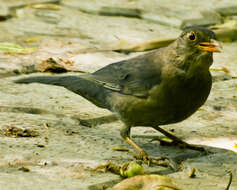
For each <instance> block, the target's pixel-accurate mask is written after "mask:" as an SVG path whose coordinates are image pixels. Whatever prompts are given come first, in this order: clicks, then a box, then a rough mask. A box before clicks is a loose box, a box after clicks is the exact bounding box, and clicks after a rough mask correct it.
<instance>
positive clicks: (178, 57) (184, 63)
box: [164, 42, 213, 75]
mask: <svg viewBox="0 0 237 190" xmlns="http://www.w3.org/2000/svg"><path fill="white" fill-rule="evenodd" d="M164 54H165V57H166V61H167V63H170V64H174V65H175V67H178V68H179V69H181V70H183V71H184V72H186V73H187V74H190V75H191V74H192V73H193V74H195V73H203V72H209V67H210V66H211V64H212V62H213V55H212V53H209V52H200V51H199V50H197V51H195V50H187V49H185V48H183V47H179V43H177V42H174V43H172V44H171V45H170V46H168V47H166V49H164Z"/></svg>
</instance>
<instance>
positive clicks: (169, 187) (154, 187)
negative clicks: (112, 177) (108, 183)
mask: <svg viewBox="0 0 237 190" xmlns="http://www.w3.org/2000/svg"><path fill="white" fill-rule="evenodd" d="M109 190H182V189H181V188H180V187H178V186H177V185H176V184H174V183H173V182H172V180H171V179H170V178H168V177H165V176H161V175H138V176H135V177H131V178H127V179H125V180H123V181H122V182H120V183H118V184H116V185H115V186H114V187H112V188H111V189H109Z"/></svg>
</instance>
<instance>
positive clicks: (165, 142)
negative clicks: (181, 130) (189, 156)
mask: <svg viewBox="0 0 237 190" xmlns="http://www.w3.org/2000/svg"><path fill="white" fill-rule="evenodd" d="M154 140H158V141H159V142H160V145H161V146H178V147H180V148H187V149H191V150H197V151H200V152H203V153H205V154H209V153H211V152H210V151H208V150H206V149H205V148H203V147H202V146H199V145H194V144H189V143H186V142H185V141H182V140H181V139H176V140H171V139H167V138H164V139H162V138H155V139H153V140H152V141H154Z"/></svg>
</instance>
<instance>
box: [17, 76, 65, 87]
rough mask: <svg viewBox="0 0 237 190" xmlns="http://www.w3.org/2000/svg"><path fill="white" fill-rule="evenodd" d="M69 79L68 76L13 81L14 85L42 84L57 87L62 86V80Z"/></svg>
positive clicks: (38, 77) (37, 77)
mask: <svg viewBox="0 0 237 190" xmlns="http://www.w3.org/2000/svg"><path fill="white" fill-rule="evenodd" d="M65 77H67V78H68V77H69V76H63V77H62V76H36V77H27V78H22V79H18V80H15V81H14V82H15V83H24V84H29V83H42V84H51V85H58V86H63V83H62V81H63V78H65Z"/></svg>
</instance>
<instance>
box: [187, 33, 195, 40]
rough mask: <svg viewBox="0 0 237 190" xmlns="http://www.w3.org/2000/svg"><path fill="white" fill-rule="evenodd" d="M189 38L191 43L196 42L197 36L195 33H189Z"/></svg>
mask: <svg viewBox="0 0 237 190" xmlns="http://www.w3.org/2000/svg"><path fill="white" fill-rule="evenodd" d="M187 38H188V39H189V40H191V41H195V40H196V35H195V33H194V32H190V33H188V35H187Z"/></svg>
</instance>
